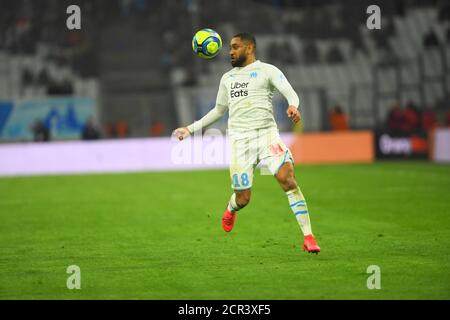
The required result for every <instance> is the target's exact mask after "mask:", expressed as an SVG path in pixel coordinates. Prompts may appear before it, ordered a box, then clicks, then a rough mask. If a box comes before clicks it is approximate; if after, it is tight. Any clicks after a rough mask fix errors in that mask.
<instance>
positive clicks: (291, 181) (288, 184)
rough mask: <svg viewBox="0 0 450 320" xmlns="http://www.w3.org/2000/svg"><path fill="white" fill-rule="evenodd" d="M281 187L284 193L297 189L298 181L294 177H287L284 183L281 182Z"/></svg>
mask: <svg viewBox="0 0 450 320" xmlns="http://www.w3.org/2000/svg"><path fill="white" fill-rule="evenodd" d="M280 183H281V186H282V188H283V190H284V191H286V192H287V191H289V190H294V189H297V181H295V178H294V177H293V176H287V177H285V178H284V179H283V180H282V181H280Z"/></svg>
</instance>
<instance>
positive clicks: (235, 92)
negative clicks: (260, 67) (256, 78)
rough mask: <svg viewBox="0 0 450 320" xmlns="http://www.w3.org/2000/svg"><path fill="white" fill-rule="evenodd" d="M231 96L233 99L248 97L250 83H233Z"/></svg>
mask: <svg viewBox="0 0 450 320" xmlns="http://www.w3.org/2000/svg"><path fill="white" fill-rule="evenodd" d="M230 95H231V97H232V98H238V97H246V96H248V82H235V83H232V84H231V92H230Z"/></svg>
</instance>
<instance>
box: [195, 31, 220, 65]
mask: <svg viewBox="0 0 450 320" xmlns="http://www.w3.org/2000/svg"><path fill="white" fill-rule="evenodd" d="M220 49H222V38H221V37H220V35H219V34H218V33H217V32H215V31H214V30H212V29H202V30H199V31H197V33H196V34H195V35H194V38H192V50H194V52H195V53H196V54H197V55H198V56H199V57H201V58H203V59H212V58H214V57H215V56H217V55H218V54H219V52H220Z"/></svg>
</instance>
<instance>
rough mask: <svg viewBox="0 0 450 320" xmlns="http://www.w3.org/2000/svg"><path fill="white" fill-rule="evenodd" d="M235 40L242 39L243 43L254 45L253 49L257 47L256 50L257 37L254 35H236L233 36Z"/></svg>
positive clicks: (245, 33)
mask: <svg viewBox="0 0 450 320" xmlns="http://www.w3.org/2000/svg"><path fill="white" fill-rule="evenodd" d="M233 38H240V39H241V40H242V41H243V42H246V43H251V44H253V47H255V49H256V39H255V36H254V35H252V34H250V33H247V32H241V33H238V34H235V35H234V36H233Z"/></svg>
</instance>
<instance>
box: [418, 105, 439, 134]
mask: <svg viewBox="0 0 450 320" xmlns="http://www.w3.org/2000/svg"><path fill="white" fill-rule="evenodd" d="M436 126H437V120H436V114H435V113H434V111H433V110H431V108H428V109H427V110H425V111H423V112H422V116H421V127H422V130H423V131H425V132H427V131H429V130H431V129H433V128H435V127H436Z"/></svg>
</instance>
